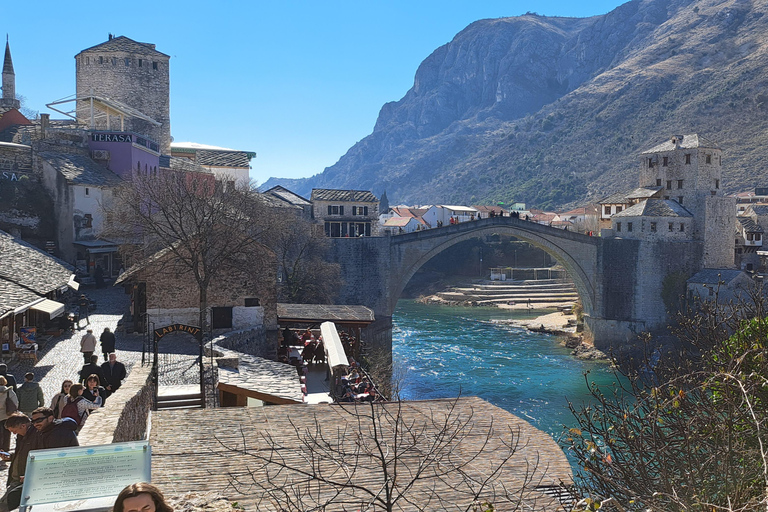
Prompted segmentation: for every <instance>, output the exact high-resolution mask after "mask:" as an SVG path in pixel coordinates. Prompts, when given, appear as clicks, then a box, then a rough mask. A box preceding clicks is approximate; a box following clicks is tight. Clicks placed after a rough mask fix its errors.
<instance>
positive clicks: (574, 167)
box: [268, 0, 768, 207]
mask: <svg viewBox="0 0 768 512" xmlns="http://www.w3.org/2000/svg"><path fill="white" fill-rule="evenodd" d="M766 14H768V5H766V3H765V2H763V1H759V0H754V1H750V0H698V1H696V0H633V1H631V2H628V3H627V4H624V5H622V6H620V7H618V8H617V9H615V10H614V11H612V12H610V13H608V14H606V15H603V16H597V17H592V18H585V19H576V18H548V17H542V16H535V15H526V16H521V17H515V18H503V19H496V20H482V21H478V22H475V23H473V24H471V25H470V26H469V27H467V28H466V29H465V30H463V31H462V32H460V33H459V34H458V35H457V36H456V37H455V38H454V39H453V41H451V42H450V43H448V44H446V45H444V46H442V47H440V48H438V49H437V50H436V51H435V52H434V53H432V55H430V56H429V57H428V58H427V59H425V60H424V62H423V63H422V64H421V66H419V69H418V71H417V72H416V77H415V80H414V86H413V88H411V90H409V91H408V92H407V93H406V95H405V96H404V97H403V98H402V99H401V100H400V101H397V102H393V103H388V104H386V105H384V106H383V107H382V109H381V112H380V114H379V118H378V120H377V122H376V126H375V128H374V131H373V133H372V134H371V135H369V136H368V137H366V138H364V139H363V140H361V141H360V142H358V143H357V144H355V146H353V147H352V148H350V150H349V151H348V152H347V153H346V154H345V155H344V156H343V157H342V158H341V159H340V160H339V161H338V162H337V163H336V164H334V165H333V166H331V167H329V168H327V169H326V170H325V171H324V172H323V173H321V174H318V175H316V176H313V177H312V178H308V179H306V180H302V181H301V182H298V183H296V184H294V186H293V189H294V190H295V191H296V192H298V193H300V194H303V195H308V194H309V191H310V189H311V188H313V187H328V188H331V187H332V188H352V189H371V190H373V191H374V192H375V193H377V194H380V193H381V192H382V191H384V190H386V191H387V195H388V196H389V198H390V202H391V203H392V204H396V203H401V202H405V203H432V202H437V203H452V204H455V203H464V204H470V203H472V204H475V203H479V202H491V201H492V202H496V201H505V202H510V201H512V200H516V201H525V202H527V203H529V204H530V205H536V206H541V207H556V206H562V205H566V204H569V203H574V202H584V201H585V200H594V199H598V198H599V197H602V196H604V195H607V194H608V193H610V192H614V191H616V190H619V189H622V188H626V187H630V186H634V185H635V184H636V176H637V173H636V168H637V163H636V162H637V160H636V158H637V153H639V152H640V151H641V150H643V149H646V148H648V147H650V146H652V145H654V144H656V143H658V142H659V141H660V140H663V139H665V138H666V137H668V136H669V135H671V134H674V133H693V132H698V133H700V134H702V135H704V136H706V137H708V138H710V139H713V140H715V141H717V142H718V143H720V145H721V147H722V148H723V149H724V156H725V158H724V162H723V163H724V166H725V170H724V186H725V187H726V189H727V190H741V189H745V188H749V187H752V186H754V185H756V184H760V183H761V180H763V181H768V168H767V166H766V164H765V163H764V162H768V145H767V144H766V139H768V136H767V135H766V133H768V132H766V128H768V120H767V119H766V113H768V67H767V66H766V65H767V64H768V37H767V36H766V34H768V16H766ZM268 184H269V183H268Z"/></svg>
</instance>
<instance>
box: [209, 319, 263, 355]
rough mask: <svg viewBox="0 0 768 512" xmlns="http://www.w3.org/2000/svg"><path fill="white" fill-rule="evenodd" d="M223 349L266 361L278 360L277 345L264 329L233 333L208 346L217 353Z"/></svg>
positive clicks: (224, 335) (214, 340)
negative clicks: (217, 350)
mask: <svg viewBox="0 0 768 512" xmlns="http://www.w3.org/2000/svg"><path fill="white" fill-rule="evenodd" d="M217 347H218V348H223V349H226V350H232V351H235V352H241V353H243V354H249V355H252V356H256V357H263V358H264V359H271V360H273V361H274V360H275V359H277V345H276V344H275V343H272V342H271V340H270V337H269V336H267V331H266V330H265V329H264V328H263V327H258V328H252V329H244V330H242V331H233V332H228V333H226V334H223V335H221V336H219V337H217V338H214V339H213V340H212V341H211V343H210V344H209V346H208V350H210V349H211V348H213V349H214V351H216V348H217Z"/></svg>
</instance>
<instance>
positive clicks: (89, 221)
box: [83, 213, 93, 228]
mask: <svg viewBox="0 0 768 512" xmlns="http://www.w3.org/2000/svg"><path fill="white" fill-rule="evenodd" d="M83 227H84V228H92V227H93V215H91V214H90V213H86V214H85V215H83Z"/></svg>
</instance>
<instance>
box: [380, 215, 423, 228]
mask: <svg viewBox="0 0 768 512" xmlns="http://www.w3.org/2000/svg"><path fill="white" fill-rule="evenodd" d="M411 219H413V220H416V218H415V217H390V218H388V219H387V220H385V221H384V226H386V227H403V226H407V225H408V223H409V222H411ZM417 222H418V221H417Z"/></svg>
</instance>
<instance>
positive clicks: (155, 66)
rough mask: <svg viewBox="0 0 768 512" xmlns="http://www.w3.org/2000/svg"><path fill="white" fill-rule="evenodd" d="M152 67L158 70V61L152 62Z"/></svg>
mask: <svg viewBox="0 0 768 512" xmlns="http://www.w3.org/2000/svg"><path fill="white" fill-rule="evenodd" d="M152 69H154V70H157V62H153V63H152Z"/></svg>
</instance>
